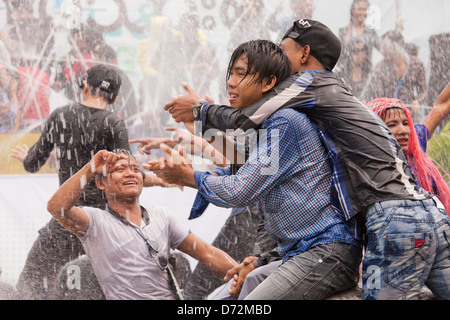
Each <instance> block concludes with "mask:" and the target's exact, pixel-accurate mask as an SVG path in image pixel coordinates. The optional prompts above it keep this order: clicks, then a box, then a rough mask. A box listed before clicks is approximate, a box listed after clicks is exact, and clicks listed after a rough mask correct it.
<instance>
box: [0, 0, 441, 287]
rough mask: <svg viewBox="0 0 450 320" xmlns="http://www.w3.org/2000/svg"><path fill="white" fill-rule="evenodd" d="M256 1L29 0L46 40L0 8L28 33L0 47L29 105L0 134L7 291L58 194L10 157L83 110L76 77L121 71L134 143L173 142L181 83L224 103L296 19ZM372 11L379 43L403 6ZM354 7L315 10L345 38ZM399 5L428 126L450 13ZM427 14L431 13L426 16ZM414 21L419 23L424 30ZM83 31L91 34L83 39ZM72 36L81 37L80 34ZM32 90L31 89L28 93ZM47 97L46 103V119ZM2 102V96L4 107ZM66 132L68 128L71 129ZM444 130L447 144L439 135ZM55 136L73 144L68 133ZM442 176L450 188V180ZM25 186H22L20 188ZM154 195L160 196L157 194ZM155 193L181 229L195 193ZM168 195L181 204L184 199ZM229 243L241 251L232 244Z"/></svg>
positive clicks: (4, 26) (1, 248)
mask: <svg viewBox="0 0 450 320" xmlns="http://www.w3.org/2000/svg"><path fill="white" fill-rule="evenodd" d="M13 2H14V1H10V2H8V3H13ZM255 2H256V3H257V6H256V7H252V6H250V2H249V1H234V0H216V1H200V0H192V1H188V0H186V1H180V0H169V1H163V0H153V1H147V0H136V1H132V2H126V1H124V0H115V1H109V0H93V1H91V0H62V1H58V0H36V1H29V3H30V4H31V8H32V15H31V17H33V18H37V20H39V21H41V22H46V21H51V22H52V23H47V24H46V25H45V24H42V25H41V24H38V25H39V26H42V28H45V29H43V30H46V31H45V32H39V31H40V30H38V29H35V30H33V29H32V28H31V29H30V28H27V25H26V22H23V21H22V20H21V19H17V17H18V15H19V14H22V12H13V8H11V7H8V5H7V2H6V1H2V0H0V16H1V18H0V28H1V30H3V31H5V32H6V34H8V32H9V31H10V30H12V29H14V28H16V29H24V30H28V32H25V33H19V34H18V36H17V38H16V39H15V43H14V45H16V47H15V48H16V49H15V50H13V51H12V52H9V51H8V48H7V46H8V45H9V43H6V44H5V43H4V42H3V41H0V53H2V54H0V64H1V65H2V66H4V67H5V69H6V70H8V72H10V73H17V74H18V75H17V77H19V78H20V79H21V81H22V85H23V86H22V87H19V90H18V94H19V96H20V97H22V104H23V106H24V109H23V110H22V121H21V124H22V126H21V127H20V128H19V130H18V131H17V132H14V133H12V132H10V133H9V134H6V135H0V151H1V152H0V154H1V155H2V156H0V179H2V181H1V183H0V185H2V186H6V185H8V186H9V187H3V188H2V189H1V192H0V217H1V218H2V221H4V223H3V226H4V228H5V229H2V230H1V231H0V265H2V267H3V275H2V276H3V278H2V279H0V280H1V281H7V282H9V283H11V284H13V285H14V284H15V282H16V280H17V277H18V273H19V272H20V269H21V268H22V266H23V262H24V260H25V257H26V254H27V252H28V250H29V248H30V247H31V244H32V242H33V240H34V239H35V236H36V231H37V230H38V229H39V228H40V227H41V226H42V225H44V224H45V222H46V221H48V219H49V218H50V216H49V215H48V214H47V212H46V209H45V203H46V200H47V199H48V198H49V196H50V195H51V194H52V193H53V192H54V190H55V189H56V187H57V182H56V181H55V179H56V178H55V176H53V180H52V178H50V177H48V176H45V177H44V176H42V175H40V176H36V177H34V176H28V175H26V176H16V175H17V174H26V172H25V170H24V169H23V165H22V164H21V163H20V162H18V161H16V160H15V159H11V158H9V154H10V149H11V148H13V147H15V146H16V145H18V144H23V143H26V144H28V145H29V146H31V145H32V144H34V142H35V141H36V140H37V139H38V137H39V134H40V131H41V128H42V125H43V123H44V122H45V119H46V118H47V117H48V113H50V112H52V111H53V110H55V109H57V108H58V107H60V106H63V105H65V104H67V102H68V101H80V99H81V95H80V90H81V89H80V79H82V77H83V76H84V72H85V71H86V70H87V69H88V68H89V67H91V66H93V65H95V64H98V63H105V64H110V65H116V66H118V67H119V68H120V69H121V70H122V71H123V77H124V78H125V77H126V79H127V80H126V81H124V82H123V88H122V90H121V92H120V96H121V99H119V101H118V102H117V104H116V105H114V106H113V107H112V108H111V110H113V111H114V112H115V113H116V114H117V115H118V116H119V117H121V118H123V119H124V120H125V121H126V123H127V126H128V131H129V135H130V138H142V137H150V136H163V135H165V134H166V133H165V131H164V127H165V126H167V125H177V124H175V123H174V122H173V121H172V120H171V118H170V115H169V114H168V113H166V112H164V111H163V110H162V108H163V106H164V104H165V103H167V102H169V101H170V99H171V98H172V97H173V96H176V95H178V94H184V92H183V91H182V88H181V82H182V81H185V82H187V83H188V84H189V85H191V86H192V87H193V88H194V89H195V90H197V92H198V93H199V95H200V96H201V97H204V96H205V94H209V95H210V96H211V97H213V98H214V100H215V101H216V102H218V103H225V102H226V98H225V97H226V93H225V69H226V66H227V63H228V60H229V56H230V53H231V52H230V50H232V49H234V48H233V47H234V46H236V45H237V44H239V43H241V42H244V41H247V40H252V39H254V38H257V37H269V38H270V39H271V40H273V41H277V40H278V39H279V37H280V34H283V33H284V31H286V30H287V27H286V26H288V25H289V24H290V23H291V20H292V19H293V18H292V10H291V8H290V5H289V1H288V0H283V1H269V0H264V1H260V2H258V1H255ZM23 3H27V1H24V2H23ZM370 3H371V5H372V7H373V10H371V12H372V13H373V14H372V15H371V16H370V17H368V19H369V20H371V21H375V22H377V23H374V25H378V26H379V29H377V30H375V31H376V32H377V34H378V35H380V36H381V35H382V34H384V33H385V32H386V31H387V30H391V29H393V28H394V25H395V23H396V18H397V17H396V13H395V12H396V9H397V4H398V3H401V1H395V0H390V1H386V0H372V1H370ZM350 4H351V0H345V1H344V0H343V1H338V2H336V1H332V0H315V1H314V13H313V18H314V19H317V20H320V21H322V22H324V23H325V24H327V25H329V26H330V28H331V29H332V30H333V31H334V32H335V33H336V34H338V33H339V29H340V28H341V27H344V26H346V25H347V24H348V21H349V7H350ZM403 4H404V6H403V11H402V18H403V25H404V30H403V34H404V37H405V39H407V40H408V42H414V43H416V44H418V45H419V46H420V47H421V50H420V52H419V57H420V58H421V60H422V61H423V63H424V64H425V69H426V72H427V78H428V79H429V86H430V89H429V92H430V96H431V98H430V99H427V100H426V101H424V102H423V104H425V105H424V106H420V107H419V108H418V110H420V112H419V113H418V114H417V118H416V119H415V120H417V121H418V122H421V120H423V118H424V117H425V116H426V115H427V114H428V112H429V111H430V110H431V109H432V107H431V105H432V104H433V99H435V97H436V93H433V94H431V92H434V91H436V92H439V90H441V89H442V88H434V86H436V87H437V85H436V81H435V80H434V79H436V75H439V76H441V78H445V77H447V78H446V79H447V81H449V80H448V79H449V78H450V77H449V75H448V72H449V71H448V70H450V68H448V66H446V65H445V62H446V61H445V56H442V57H443V58H442V57H439V56H438V55H437V56H436V59H434V60H431V59H432V58H433V57H435V54H437V53H438V51H439V50H432V49H429V38H430V37H431V36H433V35H436V34H446V33H448V32H449V29H450V27H449V25H448V22H446V21H445V14H443V12H444V13H445V12H447V16H448V12H449V10H450V6H449V4H448V1H445V0H436V1H433V3H426V4H424V3H423V1H419V0H410V1H408V2H407V6H405V3H403ZM425 5H426V7H425ZM258 10H260V11H258ZM425 12H428V14H424V13H425ZM254 13H256V14H254ZM273 16H275V17H276V18H277V19H275V20H277V21H278V20H279V21H281V20H282V18H286V19H287V20H288V23H287V25H283V24H278V29H277V30H276V31H274V30H271V29H270V28H269V21H270V18H271V17H273ZM377 19H378V20H377ZM30 21H31V20H30ZM417 21H421V23H420V24H418V23H417ZM33 23H34V22H33ZM33 23H31V22H30V25H29V27H32V26H35V24H33ZM422 24H426V25H427V28H426V29H427V30H424V28H422V27H421V26H422ZM83 25H84V26H86V27H87V29H88V30H89V32H87V33H86V32H84V31H82V30H81V29H82V26H83ZM75 29H77V30H78V31H74V30H75ZM91 31H92V32H91ZM1 39H2V40H3V38H1ZM38 39H39V41H37V40H38ZM441 42H442V39H441ZM430 43H432V41H431V40H430ZM103 44H106V45H108V46H109V47H112V48H113V52H112V55H111V56H109V55H107V54H106V53H107V50H106V49H105V51H98V49H100V48H103V49H104V48H106V46H103ZM5 50H6V51H5ZM3 52H6V53H7V54H3ZM69 52H70V53H71V54H70V55H68V53H69ZM444 52H448V50H447V51H446V50H444ZM17 57H21V58H23V61H26V62H27V63H26V66H28V67H30V69H24V68H22V67H24V65H22V64H20V63H18V61H17V60H18V59H17ZM381 59H382V57H381V53H379V52H375V54H374V63H373V64H374V65H375V64H376V62H378V61H380V60H381ZM447 63H448V61H447ZM38 70H40V71H41V72H42V73H41V72H38ZM0 72H1V71H0ZM44 73H45V74H44ZM25 83H27V84H28V86H25ZM2 87H3V84H2ZM42 99H44V100H45V103H46V104H47V105H48V110H47V109H46V108H47V107H44V104H45V103H43V102H42ZM3 100H4V98H2V100H1V101H3ZM411 107H413V106H411ZM414 108H417V106H414ZM32 110H34V118H33V117H31V118H27V117H25V115H26V114H27V112H28V111H30V112H31V111H32ZM63 123H64V125H66V122H65V121H63ZM67 125H69V124H67ZM78 125H79V124H78ZM440 132H442V133H443V134H444V133H445V134H446V135H440V134H439V133H440ZM447 132H448V129H447V130H445V129H444V125H442V127H441V128H440V129H439V131H437V132H436V134H435V136H434V138H433V139H432V140H433V141H436V144H437V147H432V146H430V148H432V149H433V150H434V151H433V152H434V153H433V157H434V158H435V160H437V161H438V162H439V163H440V164H442V165H440V168H441V169H442V171H443V172H445V171H446V172H449V171H450V170H449V166H450V164H449V163H448V161H447V162H445V159H449V158H450V156H449V154H448V148H449V147H450V146H449V144H448V141H449V140H450V139H449V138H446V137H448V136H449V135H450V134H449V133H447ZM59 138H60V139H62V140H64V139H73V137H64V136H62V135H61V136H60V137H59ZM93 139H95V137H93ZM433 141H431V142H430V144H431V145H433V144H434V142H433ZM86 143H88V142H87V141H86ZM134 151H136V150H134ZM57 152H58V150H57ZM59 156H60V155H58V157H59ZM69 156H70V157H76V155H75V154H73V153H69ZM92 165H93V164H92ZM58 168H59V167H58V163H56V164H55V165H54V166H53V167H52V166H50V165H48V164H47V165H46V166H45V167H44V168H43V169H42V170H41V172H40V173H51V174H53V175H54V174H55V173H56V172H57V170H58ZM92 169H94V168H92ZM446 177H447V178H448V179H449V176H448V174H447V175H446ZM448 181H450V180H448ZM80 183H81V184H83V183H85V181H83V180H82V181H80ZM21 184H24V185H25V186H23V187H22V188H21V187H20V185H21ZM24 190H26V192H27V194H31V195H33V194H34V193H35V194H36V195H35V196H29V198H28V199H27V201H28V202H29V203H28V204H26V203H24V202H25V201H23V200H22V199H20V198H21V192H23V191H24ZM36 190H37V191H36ZM151 192H153V194H154V195H156V194H157V195H158V196H154V195H153V196H152V193H151ZM151 192H150V191H146V193H145V197H142V198H143V201H148V202H149V203H160V201H161V202H165V203H161V204H162V205H166V206H174V208H175V210H172V211H173V212H176V213H179V214H180V217H181V218H182V219H184V220H186V218H187V215H188V214H187V213H186V212H188V211H189V209H190V206H191V204H192V196H193V194H186V193H184V196H183V195H181V192H180V199H181V200H180V203H176V204H174V203H173V201H171V199H172V197H168V196H166V195H165V194H164V193H163V191H155V190H153V191H151ZM158 192H160V193H158ZM169 192H170V194H174V193H177V192H178V191H176V190H170V191H169ZM144 198H145V199H144ZM211 210H214V209H211ZM220 212H223V213H224V214H223V215H222V218H221V219H217V215H219V214H218V213H217V215H216V216H215V214H216V212H212V213H210V217H205V219H209V218H210V219H211V220H210V221H209V222H208V223H207V224H205V226H203V228H199V226H200V225H201V223H202V222H199V221H193V222H186V223H190V224H191V228H192V229H193V230H195V229H196V228H198V230H197V231H196V234H198V235H200V236H201V237H202V238H203V239H209V240H213V239H214V236H215V234H217V232H218V231H219V230H220V227H221V226H222V224H223V221H224V219H225V218H226V216H227V214H228V211H220ZM36 216H38V217H36ZM202 219H203V218H202ZM7 222H8V223H7ZM27 224H28V226H26V225H27ZM24 225H25V226H24ZM11 226H12V227H11ZM7 228H9V229H11V230H15V232H16V233H18V234H15V235H14V237H15V239H17V238H20V237H27V238H28V239H27V240H26V241H25V240H22V239H17V240H16V241H17V242H19V243H20V247H19V248H17V247H16V246H15V245H16V244H13V243H12V242H11V241H9V239H5V238H4V236H5V235H11V233H10V232H7V231H5V232H4V230H6V229H7ZM232 242H234V243H235V244H238V243H237V240H236V239H233V241H232ZM11 248H12V249H11ZM11 250H13V251H15V252H21V253H20V256H19V257H18V258H15V259H8V256H9V255H10V252H11ZM11 260H13V261H11ZM195 263H196V262H193V261H191V265H192V266H195Z"/></svg>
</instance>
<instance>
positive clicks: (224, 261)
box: [178, 233, 238, 278]
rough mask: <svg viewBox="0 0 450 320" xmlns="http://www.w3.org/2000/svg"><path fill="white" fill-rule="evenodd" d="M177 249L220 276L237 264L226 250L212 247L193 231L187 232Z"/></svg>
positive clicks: (223, 275)
mask: <svg viewBox="0 0 450 320" xmlns="http://www.w3.org/2000/svg"><path fill="white" fill-rule="evenodd" d="M178 250H180V251H181V252H184V253H186V254H188V255H190V256H191V257H193V258H194V259H196V260H198V261H199V262H200V263H202V264H203V265H204V266H205V267H206V268H208V269H209V270H210V271H211V272H214V273H215V274H217V275H218V276H220V277H222V278H223V277H225V275H226V274H227V272H228V270H230V269H232V268H234V267H236V266H237V265H238V263H237V262H236V261H235V260H234V259H233V258H231V257H230V256H229V255H228V254H227V253H226V252H224V251H222V250H220V249H218V248H216V247H213V246H212V245H210V244H209V243H207V242H205V241H204V240H202V239H200V238H199V237H197V236H196V235H195V234H193V233H191V234H189V236H188V237H187V238H186V239H185V240H184V241H183V243H182V244H181V245H180V246H179V247H178Z"/></svg>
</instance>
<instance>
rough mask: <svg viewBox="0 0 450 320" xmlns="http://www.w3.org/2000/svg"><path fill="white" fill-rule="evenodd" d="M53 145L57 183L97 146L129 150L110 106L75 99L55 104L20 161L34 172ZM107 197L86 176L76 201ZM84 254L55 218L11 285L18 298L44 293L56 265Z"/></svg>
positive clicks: (98, 202)
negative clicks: (87, 180) (101, 106)
mask: <svg viewBox="0 0 450 320" xmlns="http://www.w3.org/2000/svg"><path fill="white" fill-rule="evenodd" d="M54 148H56V156H57V166H58V175H59V183H60V185H62V184H63V183H64V182H65V181H66V180H67V179H68V178H70V177H71V176H72V175H73V174H75V173H76V172H78V171H79V170H80V169H81V168H82V167H83V166H84V165H85V164H86V163H88V162H89V161H90V160H91V159H92V156H93V155H95V154H96V153H97V152H98V151H100V150H104V149H106V150H109V151H113V150H114V149H126V150H130V147H129V143H128V133H127V130H126V128H125V125H124V123H123V121H121V120H119V119H117V117H116V116H115V115H113V114H112V113H111V112H109V111H106V110H101V109H94V108H89V107H86V106H83V105H81V104H78V103H72V104H70V105H67V106H64V107H61V108H58V109H57V110H55V111H54V112H53V113H52V114H51V115H50V116H49V118H48V119H47V121H46V123H45V125H44V127H43V130H42V134H41V137H40V138H39V140H38V141H37V142H36V144H35V145H33V146H32V147H31V148H30V150H29V152H28V156H27V157H26V158H25V161H24V167H25V169H26V170H27V171H29V172H37V171H39V169H40V168H41V167H42V166H43V165H44V164H45V162H46V161H47V159H48V158H49V156H50V153H51V152H52V150H53V149H54ZM105 204H106V200H105V199H104V198H103V196H102V193H101V192H100V190H99V189H97V187H96V186H95V182H91V184H89V185H88V186H87V188H86V190H85V192H84V193H83V195H82V196H81V197H80V199H79V201H78V203H77V205H78V206H91V207H98V208H103V207H104V206H105ZM83 254H84V249H83V246H82V244H81V242H80V240H79V239H78V238H77V237H76V236H75V235H73V234H72V233H70V232H69V231H67V230H66V229H64V228H63V227H62V226H61V225H60V224H59V223H58V222H57V221H56V220H55V219H54V218H51V219H50V221H49V223H48V224H47V225H46V226H44V227H43V228H41V229H40V230H39V236H38V238H37V240H36V241H35V243H34V244H33V246H32V248H31V250H30V252H29V253H28V257H27V261H26V263H25V266H24V269H23V270H22V273H21V275H20V277H19V281H18V283H17V285H16V288H17V290H18V294H19V297H18V298H19V299H45V298H47V297H48V296H47V295H48V294H50V293H51V289H52V286H53V280H54V278H55V277H56V275H57V273H58V271H59V270H60V269H61V268H62V267H63V266H64V265H65V264H66V263H68V262H69V261H71V260H73V259H76V258H78V257H79V256H81V255H83Z"/></svg>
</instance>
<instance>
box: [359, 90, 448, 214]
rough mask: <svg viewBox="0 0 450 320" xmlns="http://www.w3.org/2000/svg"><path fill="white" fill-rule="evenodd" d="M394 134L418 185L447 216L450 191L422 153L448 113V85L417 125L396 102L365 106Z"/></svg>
mask: <svg viewBox="0 0 450 320" xmlns="http://www.w3.org/2000/svg"><path fill="white" fill-rule="evenodd" d="M367 105H368V107H370V108H371V109H372V110H373V111H374V112H375V113H376V114H377V115H378V116H379V117H380V118H381V119H383V121H384V122H385V123H386V125H387V126H388V127H389V129H390V130H391V131H392V133H393V134H394V135H395V138H396V139H397V141H398V143H399V144H400V146H401V147H402V151H403V153H404V154H405V156H406V159H407V161H408V163H409V165H410V167H411V170H412V173H413V175H414V177H415V178H416V179H417V181H418V182H419V185H420V186H421V187H422V188H424V189H425V190H427V191H428V192H430V193H433V194H435V195H436V196H437V197H438V198H439V200H441V202H442V203H443V204H444V206H445V209H446V211H447V213H450V188H449V186H448V185H447V183H446V181H445V180H444V178H443V177H442V175H441V173H440V172H439V170H438V168H437V167H436V166H435V165H434V163H433V160H432V159H431V158H430V157H429V156H428V155H427V154H426V151H427V144H428V140H430V139H431V137H432V136H433V134H434V132H435V130H436V128H437V127H438V126H439V125H440V124H441V122H442V121H443V120H444V119H445V117H446V116H447V115H448V114H449V113H450V84H448V85H447V87H446V88H445V89H444V90H443V91H442V93H441V94H440V96H439V97H438V99H437V101H436V104H435V106H434V108H433V110H432V111H431V112H430V113H429V114H428V116H427V117H426V118H425V119H424V121H423V123H421V124H414V122H413V119H412V117H411V113H410V112H409V110H408V108H407V107H405V106H404V105H403V103H402V102H401V101H400V100H397V99H386V98H380V99H375V100H373V101H371V102H369V103H367Z"/></svg>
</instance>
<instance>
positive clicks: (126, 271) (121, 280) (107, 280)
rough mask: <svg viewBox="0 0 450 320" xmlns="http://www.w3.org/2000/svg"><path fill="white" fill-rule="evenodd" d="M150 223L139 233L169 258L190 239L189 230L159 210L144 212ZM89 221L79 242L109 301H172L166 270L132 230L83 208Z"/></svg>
mask: <svg viewBox="0 0 450 320" xmlns="http://www.w3.org/2000/svg"><path fill="white" fill-rule="evenodd" d="M146 209H147V211H148V214H149V218H150V222H149V224H148V225H145V223H141V227H140V229H141V232H142V233H143V234H144V236H146V237H147V238H148V239H149V240H153V241H156V242H158V244H159V250H158V251H159V252H160V253H164V254H165V255H166V256H167V257H169V254H170V249H176V248H177V247H178V246H179V245H180V244H181V243H182V242H183V241H184V240H185V239H186V238H187V236H188V235H189V232H190V231H189V229H188V228H187V227H186V226H185V225H183V224H182V223H181V221H179V220H178V219H177V217H175V216H174V215H173V214H171V213H170V212H169V211H168V210H167V209H165V208H162V207H149V208H146ZM83 210H84V211H85V212H86V213H87V215H88V217H89V227H88V230H87V232H86V234H85V235H84V236H83V237H81V238H80V240H81V242H82V243H83V246H84V249H85V251H86V254H87V255H88V257H89V259H90V261H91V264H92V267H93V269H94V272H95V275H96V276H97V279H98V282H99V284H100V286H101V287H102V290H103V293H104V294H105V297H106V299H108V300H144V299H158V300H163V299H164V300H165V299H174V298H175V296H174V294H173V292H172V291H171V290H170V288H169V278H168V274H167V271H166V270H161V268H160V267H159V266H158V265H157V263H156V261H155V259H157V253H156V252H155V251H153V250H152V251H151V254H150V250H149V247H148V245H147V244H146V243H145V242H144V239H143V238H142V237H141V236H140V235H139V234H138V233H137V231H136V230H135V227H137V226H135V225H133V226H131V225H127V224H125V223H123V222H122V221H120V220H119V219H117V218H116V217H114V216H113V215H112V214H111V213H109V212H108V211H105V210H101V209H96V208H91V207H83Z"/></svg>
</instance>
